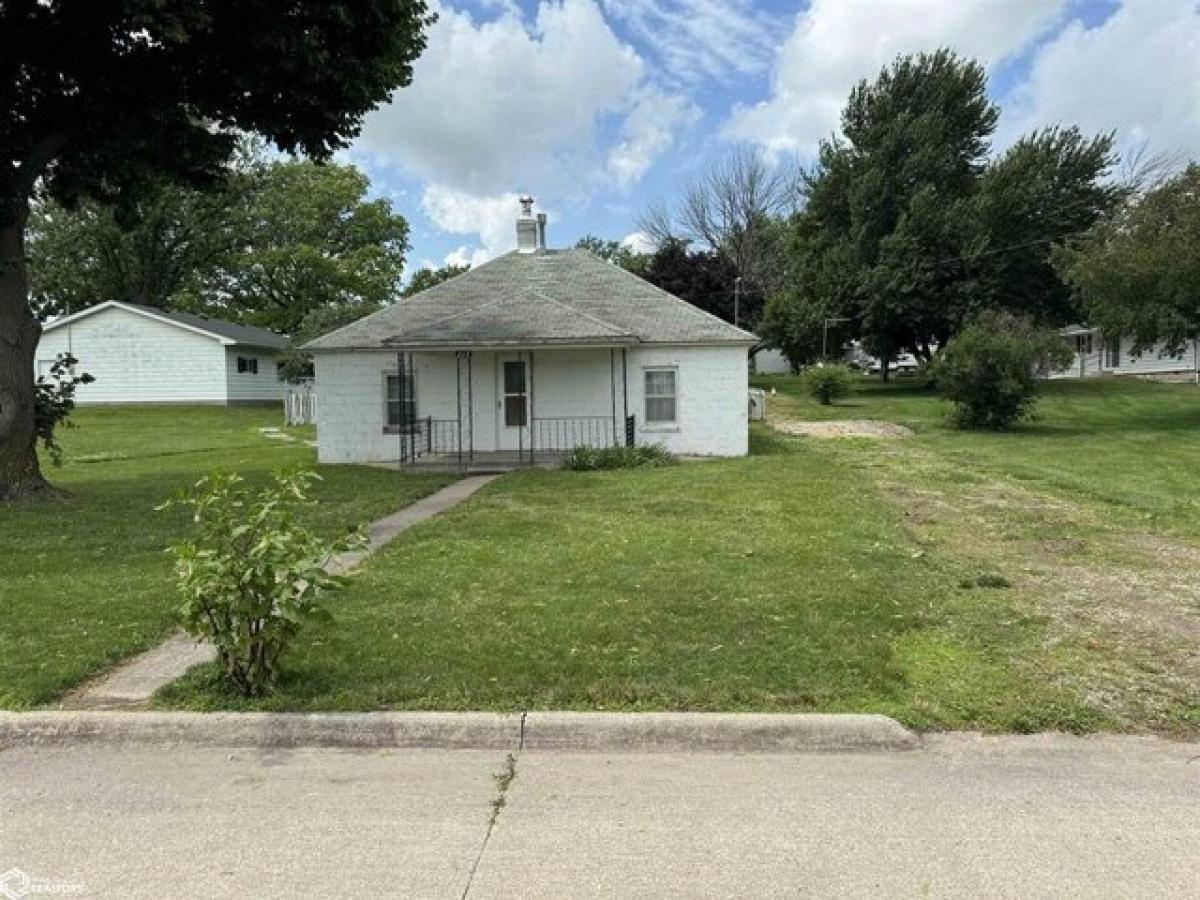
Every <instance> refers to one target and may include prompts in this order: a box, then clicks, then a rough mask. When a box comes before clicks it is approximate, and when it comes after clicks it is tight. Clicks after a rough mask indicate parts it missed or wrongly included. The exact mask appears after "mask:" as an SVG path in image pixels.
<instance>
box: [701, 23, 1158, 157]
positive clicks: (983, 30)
mask: <svg viewBox="0 0 1200 900" xmlns="http://www.w3.org/2000/svg"><path fill="white" fill-rule="evenodd" d="M1150 2H1156V0H1150ZM1066 3H1067V0H890V2H888V3H886V4H885V3H880V2H878V0H812V4H811V5H810V6H809V7H808V9H807V10H805V11H804V12H802V13H800V14H799V15H798V16H797V17H796V27H795V30H794V31H793V32H792V34H791V36H790V37H788V39H787V40H786V41H785V42H784V44H783V46H782V47H780V49H779V54H778V57H777V58H776V61H775V67H774V70H773V72H772V79H771V82H772V83H771V96H770V97H769V98H768V99H766V100H764V101H762V102H760V103H757V104H755V105H752V106H739V107H735V109H734V111H733V115H732V117H731V118H730V121H729V122H728V123H727V124H726V126H725V129H724V131H725V135H726V136H727V137H731V138H734V139H739V140H747V141H751V142H754V143H757V144H760V145H762V146H764V147H766V148H767V149H768V150H770V151H772V152H779V151H798V152H801V153H806V154H811V153H813V152H814V151H815V149H816V145H817V142H818V141H820V140H821V139H822V138H825V137H828V136H829V135H830V134H832V133H834V132H835V131H837V129H838V123H839V117H840V114H841V110H842V107H843V106H844V105H845V102H846V98H847V96H848V95H849V93H850V89H851V88H852V87H853V86H854V84H855V83H856V82H858V81H859V80H860V79H863V78H873V77H874V76H875V75H876V73H878V71H879V70H880V69H881V68H882V67H883V66H885V65H887V64H888V63H890V62H891V61H892V60H893V59H894V58H895V57H896V56H898V55H900V54H902V53H909V52H914V51H919V50H932V49H936V48H938V47H943V46H948V47H953V48H954V49H955V50H957V51H958V52H959V53H962V54H964V55H966V56H971V57H974V58H976V59H979V60H980V61H982V62H983V63H984V64H986V65H994V64H996V63H998V62H1001V61H1003V60H1005V59H1008V58H1010V57H1012V56H1013V55H1014V54H1016V53H1018V52H1020V51H1021V50H1023V49H1025V48H1026V47H1028V46H1029V45H1030V44H1031V43H1032V42H1033V41H1034V40H1036V39H1037V38H1038V37H1039V36H1040V35H1043V34H1045V33H1046V31H1047V30H1048V29H1050V28H1051V27H1052V26H1053V25H1054V24H1056V23H1057V22H1058V21H1060V19H1061V16H1062V12H1063V9H1064V8H1065V6H1066Z"/></svg>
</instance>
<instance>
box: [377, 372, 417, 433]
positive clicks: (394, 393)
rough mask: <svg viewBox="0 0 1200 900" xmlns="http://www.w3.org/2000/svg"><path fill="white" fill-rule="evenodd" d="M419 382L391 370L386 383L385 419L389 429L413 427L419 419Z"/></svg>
mask: <svg viewBox="0 0 1200 900" xmlns="http://www.w3.org/2000/svg"><path fill="white" fill-rule="evenodd" d="M416 386H417V382H416V379H415V378H414V379H412V380H411V381H406V380H405V378H404V375H401V374H397V373H396V372H389V373H388V374H387V378H386V384H385V388H384V390H385V393H386V400H385V404H384V405H385V412H384V415H385V417H386V418H385V419H384V426H385V428H386V430H388V431H393V432H394V431H400V430H401V429H408V428H412V426H413V425H414V424H415V423H416V421H417V391H416Z"/></svg>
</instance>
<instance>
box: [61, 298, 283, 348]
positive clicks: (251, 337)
mask: <svg viewBox="0 0 1200 900" xmlns="http://www.w3.org/2000/svg"><path fill="white" fill-rule="evenodd" d="M114 303H115V306H114ZM122 306H124V307H128V308H129V309H136V310H139V311H140V312H144V313H148V314H149V315H152V316H157V317H158V318H160V319H166V320H168V321H170V322H178V323H179V324H180V325H187V326H188V327H189V328H199V329H200V330H201V331H207V332H208V333H209V334H214V335H216V336H217V337H223V338H226V339H228V340H231V341H233V342H234V343H235V344H245V345H246V346H248V347H261V348H263V349H267V350H282V349H283V348H284V347H286V346H287V342H288V337H287V335H286V334H279V333H278V332H275V331H268V330H267V329H266V328H257V327H255V326H253V325H239V324H237V323H236V322H227V321H225V320H224V319H210V318H208V317H207V316H198V315H195V314H193V313H186V312H172V311H170V310H165V309H159V308H157V307H154V306H143V305H141V304H138V303H126V302H125V301H123V300H121V301H107V302H105V303H97V304H96V305H95V306H92V307H89V308H88V309H85V310H83V311H81V312H78V313H76V314H75V315H73V316H64V317H62V318H61V319H58V320H56V321H54V322H50V323H48V324H47V325H45V326H43V330H45V331H52V330H53V329H55V328H57V327H58V326H60V325H65V324H66V323H67V322H74V321H75V320H76V319H78V318H81V317H83V316H86V315H90V314H92V313H94V312H96V311H97V310H99V309H102V308H105V307H107V308H110V309H111V308H119V307H122Z"/></svg>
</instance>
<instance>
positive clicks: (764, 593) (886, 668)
mask: <svg viewBox="0 0 1200 900" xmlns="http://www.w3.org/2000/svg"><path fill="white" fill-rule="evenodd" d="M755 444H756V450H757V451H758V452H757V453H756V455H755V456H753V457H752V458H750V459H748V460H731V461H722V462H702V463H691V464H684V465H679V466H674V467H670V468H665V469H650V470H637V471H623V472H600V473H570V472H522V473H519V474H513V475H509V476H506V477H505V478H503V479H501V480H500V481H498V482H496V483H495V484H493V485H492V486H491V487H489V488H488V489H485V491H483V492H482V493H481V494H479V495H477V496H476V498H475V499H474V500H472V501H471V502H469V503H468V504H466V505H464V506H462V507H460V508H458V509H456V510H454V511H452V512H450V513H448V514H446V515H443V516H440V517H439V518H438V519H436V520H433V521H430V522H428V523H425V524H424V525H422V526H419V527H418V528H415V529H413V530H412V531H411V532H409V533H408V534H406V535H405V536H403V537H402V538H401V539H400V540H399V541H397V542H396V543H395V544H393V545H392V546H391V547H390V548H388V549H387V550H385V551H384V552H383V553H382V554H381V555H380V556H379V557H377V558H376V559H375V560H373V561H372V562H371V563H370V564H369V565H368V567H367V568H366V570H365V572H364V573H363V575H362V576H361V577H359V578H358V579H357V580H356V582H355V583H354V585H353V586H352V587H351V588H350V589H349V590H348V591H347V592H345V593H344V594H341V595H339V596H338V598H337V600H336V602H335V603H334V606H333V609H334V613H335V617H336V621H335V624H333V625H331V626H329V627H324V628H322V629H321V630H319V631H317V632H314V634H313V638H314V639H313V641H312V643H311V644H309V645H308V646H306V647H304V648H301V649H299V650H297V652H296V653H295V654H294V655H293V656H292V657H291V658H290V660H289V662H288V665H287V675H286V678H285V680H284V682H283V684H282V685H281V689H280V691H279V692H278V693H277V694H276V695H274V696H273V697H270V698H268V699H266V700H264V701H260V702H258V703H255V704H244V703H241V702H240V701H238V700H237V699H236V698H235V697H233V696H231V695H230V694H229V693H228V692H227V691H226V690H225V689H224V688H223V687H222V685H221V684H220V682H219V679H218V678H217V677H216V673H215V671H214V670H213V669H207V670H205V669H202V670H197V671H196V672H195V673H194V674H193V675H192V676H190V677H189V678H188V679H186V680H185V681H184V682H181V683H179V684H178V685H177V686H175V687H174V688H173V689H170V690H169V691H168V692H167V693H166V695H165V696H164V697H163V699H162V702H163V703H164V704H166V705H177V706H185V707H192V708H228V707H245V706H247V705H249V706H252V707H254V708H268V709H377V708H397V707H399V708H421V709H476V708H487V709H525V708H531V707H533V708H539V707H544V708H580V709H594V708H601V709H616V708H623V709H690V710H719V709H741V710H747V709H773V710H812V709H821V710H843V711H849V710H860V711H861V710H876V711H883V712H888V713H892V714H896V715H899V716H900V717H901V718H903V719H904V720H905V721H907V722H909V723H911V724H914V725H918V726H923V727H932V726H953V727H958V726H967V725H971V724H975V723H979V722H984V723H988V724H989V725H991V726H993V727H998V728H1040V727H1070V728H1086V727H1092V726H1095V725H1097V724H1099V722H1100V719H1099V717H1098V715H1097V713H1096V712H1095V711H1094V710H1092V709H1090V708H1089V707H1088V706H1087V705H1086V704H1083V703H1081V702H1078V699H1077V698H1075V697H1074V696H1073V695H1072V692H1071V691H1069V690H1065V689H1063V688H1062V687H1061V686H1059V685H1056V684H1054V683H1049V682H1046V681H1045V680H1044V679H1042V678H1041V677H1040V672H1039V666H1040V665H1041V664H1043V663H1045V662H1046V661H1047V659H1046V657H1045V656H1044V655H1039V647H1040V644H1041V642H1042V640H1043V637H1044V626H1043V624H1041V623H1039V622H1038V621H1036V620H1034V619H1031V618H1027V617H1023V616H1022V615H1021V614H1020V613H1019V612H1018V611H1016V610H1015V609H1014V607H1013V606H1012V604H1011V603H1010V601H1009V600H1008V598H1007V597H1006V596H1005V594H1004V592H1003V591H998V590H986V589H985V590H978V589H975V590H964V589H960V588H959V587H958V581H959V580H960V579H959V575H958V573H956V572H955V571H952V570H951V569H950V568H948V567H947V566H945V565H944V563H943V561H942V560H940V559H938V558H936V557H934V556H931V555H929V554H925V553H924V552H923V551H922V550H921V548H920V547H919V546H918V544H917V543H916V542H915V541H914V540H913V539H912V537H911V536H910V535H909V534H908V533H906V531H905V529H904V527H903V522H902V517H901V516H900V515H899V514H898V513H897V511H896V510H894V509H893V508H891V506H890V505H889V504H888V503H886V502H885V501H884V500H882V499H881V498H880V497H878V496H877V495H876V494H875V493H874V492H872V491H863V490H861V489H860V486H859V484H858V481H859V476H858V475H857V473H856V472H855V471H854V470H853V469H852V468H851V467H849V466H846V465H844V464H842V463H840V462H838V461H836V460H833V459H830V458H828V457H826V456H825V455H823V454H821V453H819V452H814V451H812V450H808V449H806V448H804V447H803V446H801V445H800V444H799V442H796V441H784V440H780V439H777V438H772V437H771V436H770V435H768V434H766V433H765V432H762V431H760V432H758V433H756V441H755ZM960 672H966V673H969V678H968V679H965V680H964V681H963V682H962V683H954V684H949V683H946V679H947V677H956V676H957V675H958V674H959V673H960Z"/></svg>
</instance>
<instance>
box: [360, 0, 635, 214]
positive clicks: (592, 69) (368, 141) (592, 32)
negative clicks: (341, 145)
mask: <svg viewBox="0 0 1200 900" xmlns="http://www.w3.org/2000/svg"><path fill="white" fill-rule="evenodd" d="M438 14H439V19H438V22H437V24H436V25H434V27H433V28H432V29H431V30H430V33H429V47H428V49H427V50H426V51H425V53H424V54H423V55H422V56H421V58H420V59H419V60H418V61H417V63H416V65H415V66H414V69H413V83H412V85H410V86H409V87H407V88H404V89H402V90H400V91H398V92H397V93H396V94H395V96H394V97H393V99H392V101H391V102H390V103H389V104H387V106H385V107H384V108H382V109H380V110H377V111H376V112H374V113H372V114H371V115H370V116H368V117H367V120H366V122H365V124H364V128H363V132H362V135H361V137H360V138H359V140H358V142H357V144H356V149H359V150H363V151H366V152H369V153H371V154H373V155H374V156H375V157H377V158H378V159H380V160H381V161H384V162H391V163H394V164H399V165H400V166H402V167H403V168H405V169H406V170H408V171H409V172H410V173H411V174H414V175H416V176H418V177H419V178H422V179H424V180H426V181H429V182H433V183H436V184H443V185H449V186H452V187H454V188H456V189H459V190H465V191H470V192H472V193H474V194H476V195H478V196H481V197H483V196H489V195H495V194H496V193H498V192H501V191H508V190H529V191H533V192H537V191H539V190H540V191H542V192H543V193H544V192H546V191H547V190H554V191H558V192H569V191H573V190H575V191H577V190H579V189H580V188H581V187H582V188H586V187H588V185H587V184H586V179H582V181H584V182H585V183H584V184H581V179H580V175H579V173H580V172H591V171H599V173H600V174H601V175H603V173H604V166H603V160H604V153H603V150H602V149H601V148H599V147H598V146H597V142H598V135H599V134H600V127H599V126H600V124H601V123H602V122H603V121H605V120H606V118H608V117H614V118H621V117H624V116H626V115H628V114H629V113H630V112H633V113H634V114H635V115H636V114H637V112H638V103H637V99H638V98H639V97H641V96H644V95H645V93H646V91H647V85H648V81H649V76H648V69H647V66H646V64H645V63H644V62H643V60H642V59H641V58H640V57H639V56H638V55H637V53H636V52H635V51H634V50H633V48H631V47H630V46H628V45H627V44H623V43H622V42H621V41H620V40H619V39H618V38H617V36H616V35H615V34H614V33H613V31H612V29H611V28H609V26H608V23H607V22H606V21H605V20H604V16H603V15H602V14H601V12H600V10H599V8H598V7H597V6H596V4H595V2H594V0H562V2H561V3H556V2H553V0H547V2H543V3H542V4H541V5H540V6H539V7H538V11H537V15H536V18H535V20H534V22H533V23H532V24H530V23H528V22H526V21H525V20H524V19H523V18H522V17H521V16H520V15H519V14H518V13H516V12H513V11H503V12H501V13H500V14H499V16H498V17H497V18H495V19H493V20H491V21H486V22H476V21H475V20H474V19H472V17H471V16H470V15H469V14H467V13H465V12H460V11H457V10H455V9H452V8H450V7H447V6H444V5H443V6H441V7H440V8H439V10H438ZM597 163H599V165H598V166H597ZM593 187H594V185H593Z"/></svg>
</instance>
